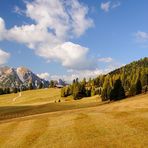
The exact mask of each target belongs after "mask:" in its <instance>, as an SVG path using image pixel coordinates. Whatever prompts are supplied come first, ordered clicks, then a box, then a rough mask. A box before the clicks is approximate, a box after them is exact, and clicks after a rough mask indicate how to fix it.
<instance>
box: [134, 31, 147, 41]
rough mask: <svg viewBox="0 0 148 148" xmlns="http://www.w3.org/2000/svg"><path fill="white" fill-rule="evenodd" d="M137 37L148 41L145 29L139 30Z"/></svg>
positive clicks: (139, 39) (138, 39)
mask: <svg viewBox="0 0 148 148" xmlns="http://www.w3.org/2000/svg"><path fill="white" fill-rule="evenodd" d="M135 37H136V39H137V41H142V42H143V41H148V33H147V32H144V31H137V32H136V33H135Z"/></svg>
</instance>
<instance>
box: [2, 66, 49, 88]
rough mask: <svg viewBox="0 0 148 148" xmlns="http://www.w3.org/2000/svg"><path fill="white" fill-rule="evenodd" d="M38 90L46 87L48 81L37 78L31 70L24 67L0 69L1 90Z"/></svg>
mask: <svg viewBox="0 0 148 148" xmlns="http://www.w3.org/2000/svg"><path fill="white" fill-rule="evenodd" d="M30 85H31V87H33V88H39V87H48V86H49V81H46V80H44V79H41V78H39V77H38V76H37V75H36V74H34V73H33V72H32V71H31V70H29V69H28V68H25V67H18V68H12V67H7V66H4V67H0V87H1V88H6V87H9V88H14V87H17V88H28V87H30Z"/></svg>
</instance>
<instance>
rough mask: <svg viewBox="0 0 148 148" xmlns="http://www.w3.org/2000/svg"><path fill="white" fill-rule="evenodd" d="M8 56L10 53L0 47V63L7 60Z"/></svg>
mask: <svg viewBox="0 0 148 148" xmlns="http://www.w3.org/2000/svg"><path fill="white" fill-rule="evenodd" d="M9 57H10V53H8V52H5V51H4V50H2V49H0V65H3V64H5V63H6V62H7V61H8V59H9Z"/></svg>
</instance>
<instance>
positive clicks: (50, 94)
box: [0, 88, 62, 106]
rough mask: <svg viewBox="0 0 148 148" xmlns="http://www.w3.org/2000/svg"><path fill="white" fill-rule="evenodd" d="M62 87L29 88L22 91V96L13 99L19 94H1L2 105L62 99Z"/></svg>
mask: <svg viewBox="0 0 148 148" xmlns="http://www.w3.org/2000/svg"><path fill="white" fill-rule="evenodd" d="M60 93H61V92H60V89H55V88H48V89H38V90H28V91H23V92H21V94H22V96H21V97H19V98H18V99H16V100H15V101H13V98H15V97H16V96H18V93H17V94H8V95H1V96H0V106H6V105H25V104H29V105H31V104H41V103H50V102H55V101H58V100H59V99H60V100H62V98H61V97H60Z"/></svg>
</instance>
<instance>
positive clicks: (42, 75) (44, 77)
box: [37, 72, 50, 80]
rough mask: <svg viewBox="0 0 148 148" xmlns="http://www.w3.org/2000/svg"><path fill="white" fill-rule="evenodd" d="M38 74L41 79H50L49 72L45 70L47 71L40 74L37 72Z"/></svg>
mask: <svg viewBox="0 0 148 148" xmlns="http://www.w3.org/2000/svg"><path fill="white" fill-rule="evenodd" d="M37 76H38V77H39V78H41V79H45V80H49V76H50V75H49V73H47V72H45V73H40V74H37Z"/></svg>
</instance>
